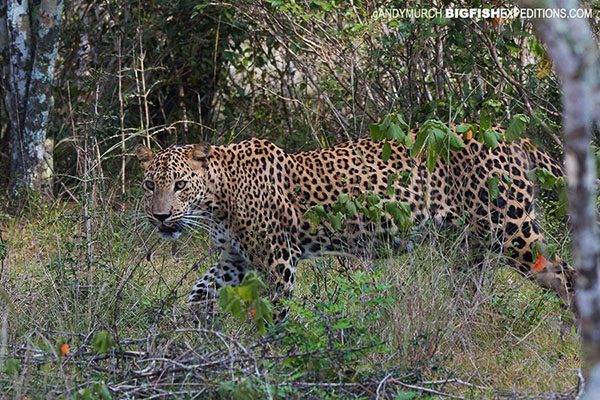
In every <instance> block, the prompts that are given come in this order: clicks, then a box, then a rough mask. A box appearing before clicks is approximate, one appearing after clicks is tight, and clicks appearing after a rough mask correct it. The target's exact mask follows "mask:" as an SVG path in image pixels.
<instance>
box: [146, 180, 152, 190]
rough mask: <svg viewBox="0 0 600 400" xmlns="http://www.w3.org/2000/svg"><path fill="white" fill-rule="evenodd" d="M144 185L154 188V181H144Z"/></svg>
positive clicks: (150, 188)
mask: <svg viewBox="0 0 600 400" xmlns="http://www.w3.org/2000/svg"><path fill="white" fill-rule="evenodd" d="M144 187H145V188H146V189H148V190H154V182H152V181H144Z"/></svg>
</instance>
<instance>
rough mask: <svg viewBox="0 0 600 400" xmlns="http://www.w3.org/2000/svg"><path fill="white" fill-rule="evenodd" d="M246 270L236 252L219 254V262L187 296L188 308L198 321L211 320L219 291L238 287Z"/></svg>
mask: <svg viewBox="0 0 600 400" xmlns="http://www.w3.org/2000/svg"><path fill="white" fill-rule="evenodd" d="M247 270H248V263H247V262H246V260H245V259H244V257H242V256H241V255H240V254H239V253H238V252H236V251H234V250H231V249H229V250H224V251H222V252H221V254H220V256H219V260H218V261H217V262H216V263H215V264H214V265H213V266H212V267H211V268H210V269H209V270H208V272H206V273H205V274H204V276H203V277H202V278H201V279H200V280H198V281H197V282H196V284H195V285H194V287H193V288H192V292H191V293H190V296H189V303H190V307H191V309H192V312H193V313H194V314H195V315H196V317H197V318H198V319H199V321H206V322H209V321H210V320H211V318H212V316H213V309H214V303H215V300H216V298H217V296H218V291H219V289H220V288H222V287H223V286H237V285H239V284H240V283H241V282H242V280H243V279H244V275H245V274H246V271H247Z"/></svg>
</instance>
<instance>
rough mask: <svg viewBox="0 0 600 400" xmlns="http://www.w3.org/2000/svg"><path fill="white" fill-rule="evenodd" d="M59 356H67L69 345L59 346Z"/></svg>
mask: <svg viewBox="0 0 600 400" xmlns="http://www.w3.org/2000/svg"><path fill="white" fill-rule="evenodd" d="M60 355H61V356H62V357H66V356H68V355H69V345H68V344H67V343H63V344H62V345H61V346H60Z"/></svg>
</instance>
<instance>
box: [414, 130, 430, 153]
mask: <svg viewBox="0 0 600 400" xmlns="http://www.w3.org/2000/svg"><path fill="white" fill-rule="evenodd" d="M428 137H429V134H428V132H427V131H426V130H424V129H420V130H419V131H418V132H417V135H416V137H415V143H414V146H413V148H412V151H411V155H412V156H413V157H416V156H418V155H419V153H420V152H421V151H422V150H423V148H424V147H425V144H426V143H427V139H428Z"/></svg>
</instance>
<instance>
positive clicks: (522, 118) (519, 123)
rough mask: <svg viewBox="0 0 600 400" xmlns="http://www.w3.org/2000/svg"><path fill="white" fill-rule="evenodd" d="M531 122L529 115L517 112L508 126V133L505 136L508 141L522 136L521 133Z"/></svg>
mask: <svg viewBox="0 0 600 400" xmlns="http://www.w3.org/2000/svg"><path fill="white" fill-rule="evenodd" d="M528 124H529V117H528V116H526V115H523V114H517V115H515V116H514V117H512V119H511V120H510V123H509V124H508V128H506V133H505V135H504V137H505V138H506V140H507V141H509V142H510V141H512V140H516V139H518V138H520V137H521V135H522V134H523V133H524V132H525V130H526V129H527V125H528Z"/></svg>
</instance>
